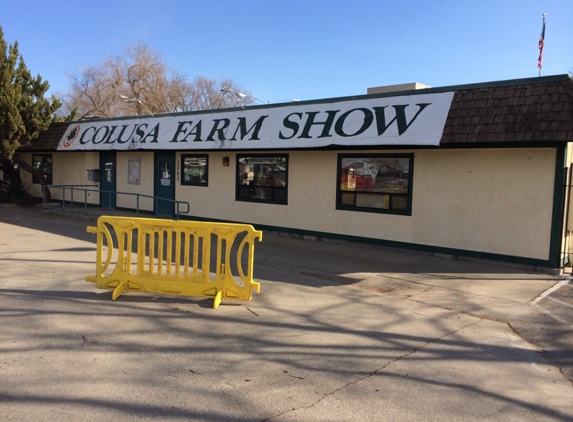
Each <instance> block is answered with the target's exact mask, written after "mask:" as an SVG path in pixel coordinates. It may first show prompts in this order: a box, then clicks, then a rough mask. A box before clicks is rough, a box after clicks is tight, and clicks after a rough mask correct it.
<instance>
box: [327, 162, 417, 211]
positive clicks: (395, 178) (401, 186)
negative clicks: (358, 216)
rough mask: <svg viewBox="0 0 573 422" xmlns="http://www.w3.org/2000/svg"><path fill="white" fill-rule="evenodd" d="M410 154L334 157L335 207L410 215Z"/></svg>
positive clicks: (411, 163) (411, 168) (411, 166)
mask: <svg viewBox="0 0 573 422" xmlns="http://www.w3.org/2000/svg"><path fill="white" fill-rule="evenodd" d="M413 160H414V155H413V154H391V155H390V154H360V155H358V154H356V155H354V154H352V155H343V154H341V155H339V156H338V179H337V180H338V181H339V182H338V189H337V201H336V208H337V209H342V210H353V211H365V212H381V213H391V214H405V215H411V214H412V170H413Z"/></svg>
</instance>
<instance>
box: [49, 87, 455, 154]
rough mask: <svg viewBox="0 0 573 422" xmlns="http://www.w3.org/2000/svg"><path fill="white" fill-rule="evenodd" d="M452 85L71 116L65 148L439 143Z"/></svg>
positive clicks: (284, 146) (79, 149)
mask: <svg viewBox="0 0 573 422" xmlns="http://www.w3.org/2000/svg"><path fill="white" fill-rule="evenodd" d="M453 96H454V93H453V92H445V93H435V94H416V95H408V96H400V97H384V98H367V99H361V100H341V101H333V102H323V103H321V102H318V103H306V104H292V103H289V105H285V106H278V107H277V106H270V107H256V108H247V109H245V110H233V111H229V110H226V111H210V112H197V113H179V114H171V115H167V114H165V115H159V116H155V117H151V116H146V117H129V118H117V119H108V120H92V121H86V122H76V123H71V124H70V126H69V128H68V129H67V130H66V133H65V135H64V136H63V137H62V139H61V140H60V144H59V146H58V150H59V151H81V150H84V151H87V150H89V151H93V150H134V149H140V150H141V149H144V150H159V149H171V150H233V149H238V150H241V149H292V148H321V147H326V146H330V145H340V146H378V145H404V146H406V145H439V143H440V138H441V137H442V132H443V130H444V125H445V123H446V118H447V116H448V111H449V110H450V105H451V102H452V98H453Z"/></svg>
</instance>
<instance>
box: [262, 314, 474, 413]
mask: <svg viewBox="0 0 573 422" xmlns="http://www.w3.org/2000/svg"><path fill="white" fill-rule="evenodd" d="M478 318H479V319H478V320H477V321H475V322H472V323H471V324H466V325H464V326H463V327H460V328H458V329H457V330H454V331H451V332H448V333H445V334H444V335H442V336H440V337H437V338H435V339H433V340H430V341H427V342H426V343H424V344H423V345H421V346H418V347H415V348H414V349H412V350H411V351H409V352H407V353H404V354H402V355H400V356H398V357H397V358H395V359H393V360H391V361H389V362H388V363H386V364H385V365H383V366H381V367H380V368H377V369H375V370H374V371H372V372H370V373H369V374H366V375H363V376H361V377H359V378H356V379H355V380H353V381H350V382H348V383H346V384H344V385H342V386H340V387H338V388H336V389H335V390H332V391H330V392H328V393H326V394H323V396H322V397H321V398H320V399H318V400H316V401H315V402H314V403H312V404H310V405H308V406H301V407H298V408H293V409H289V410H285V411H283V412H280V413H277V414H275V415H273V416H270V417H267V418H265V419H262V420H261V422H268V421H270V420H272V419H275V418H280V417H281V416H283V415H286V414H288V413H291V412H295V411H297V410H305V409H311V408H313V407H315V406H316V405H317V404H319V403H320V402H322V401H323V400H325V399H326V398H328V397H331V396H333V395H334V394H336V393H338V392H339V391H341V390H344V389H345V388H348V387H350V386H352V385H355V384H358V383H359V382H361V381H364V380H366V379H368V378H371V377H373V376H374V375H377V374H378V373H380V372H382V371H384V370H385V369H386V368H388V367H389V366H390V365H392V364H393V363H396V362H398V361H400V360H402V359H404V358H407V357H410V356H412V355H414V354H415V353H417V352H418V351H420V350H422V349H424V348H425V347H427V346H429V345H430V344H433V343H436V342H438V341H440V340H442V339H444V338H446V337H448V336H451V335H454V334H456V333H458V332H460V331H462V330H464V329H466V328H468V327H471V326H474V325H476V324H479V323H480V322H482V321H483V318H480V317H478Z"/></svg>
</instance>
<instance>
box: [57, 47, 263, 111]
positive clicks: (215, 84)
mask: <svg viewBox="0 0 573 422" xmlns="http://www.w3.org/2000/svg"><path fill="white" fill-rule="evenodd" d="M69 79H70V82H71V85H70V89H69V91H68V92H67V93H66V94H65V95H63V97H62V100H63V104H64V107H63V108H62V110H61V111H60V114H61V115H62V114H63V115H66V114H72V112H74V110H75V113H76V115H77V116H78V118H79V119H89V118H109V117H117V116H128V115H134V114H156V113H176V112H181V111H195V110H208V109H217V108H225V107H236V106H237V105H238V97H237V94H238V93H239V92H241V91H242V93H243V94H245V95H246V96H245V97H243V98H242V99H241V102H240V103H241V104H244V105H246V104H250V103H251V102H252V101H251V100H252V97H251V96H250V95H249V92H246V91H244V90H243V89H242V88H241V87H240V86H239V85H237V84H236V83H235V82H234V81H233V80H232V79H220V80H216V79H212V78H208V77H205V76H197V77H195V78H194V79H193V80H192V81H191V82H190V81H188V80H187V78H186V77H185V76H184V75H182V74H180V73H179V72H176V71H172V70H169V69H168V68H167V66H166V64H165V63H164V61H163V60H162V58H161V56H160V54H159V53H158V52H156V51H154V50H152V49H151V48H150V47H149V46H147V45H145V44H134V45H131V46H129V47H128V48H127V49H126V54H125V56H124V57H121V56H117V57H107V58H105V59H104V60H102V61H101V62H100V63H99V64H97V65H92V66H89V67H86V68H84V69H83V70H82V71H80V72H78V73H75V74H71V75H70V76H69ZM223 88H225V89H226V91H225V92H222V90H223ZM229 91H230V92H229Z"/></svg>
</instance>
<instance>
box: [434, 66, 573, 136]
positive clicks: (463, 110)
mask: <svg viewBox="0 0 573 422" xmlns="http://www.w3.org/2000/svg"><path fill="white" fill-rule="evenodd" d="M455 92H456V93H455V95H454V99H453V101H452V105H451V107H450V111H449V113H448V118H447V120H446V125H445V127H444V133H443V135H442V139H441V141H440V144H441V145H449V144H467V143H480V144H481V143H492V142H494V143H505V142H552V141H553V142H569V141H573V80H571V78H570V77H568V76H567V75H560V76H554V77H547V78H535V79H524V80H516V81H505V82H500V83H498V84H495V83H492V84H484V85H483V86H481V87H468V88H467V89H463V88H461V89H460V88H458V89H456V90H455Z"/></svg>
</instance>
